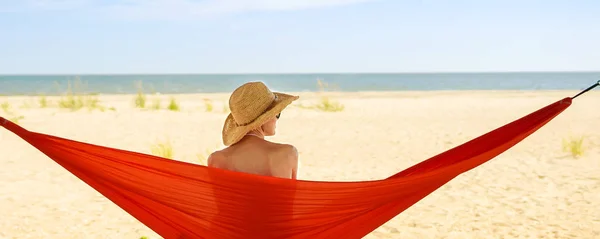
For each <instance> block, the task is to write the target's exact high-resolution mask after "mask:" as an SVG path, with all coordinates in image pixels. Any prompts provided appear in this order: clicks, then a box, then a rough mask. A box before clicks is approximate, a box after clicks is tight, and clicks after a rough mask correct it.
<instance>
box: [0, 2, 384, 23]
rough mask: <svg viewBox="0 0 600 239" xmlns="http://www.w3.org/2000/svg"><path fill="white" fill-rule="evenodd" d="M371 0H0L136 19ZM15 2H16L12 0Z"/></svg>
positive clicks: (10, 6)
mask: <svg viewBox="0 0 600 239" xmlns="http://www.w3.org/2000/svg"><path fill="white" fill-rule="evenodd" d="M368 1H374V0H119V1H112V2H110V3H109V2H106V1H101V0H19V1H15V0H0V12H2V11H5V12H6V11H31V10H36V11H49V10H78V11H81V10H89V11H91V12H96V13H101V14H103V15H104V14H109V15H113V16H117V17H125V18H136V19H188V18H196V17H207V16H218V15H223V14H235V13H242V12H252V11H291V10H304V9H310V8H322V7H333V6H342V5H350V4H358V3H362V2H368ZM15 2H17V3H15Z"/></svg>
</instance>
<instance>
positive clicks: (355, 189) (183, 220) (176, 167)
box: [0, 98, 573, 239]
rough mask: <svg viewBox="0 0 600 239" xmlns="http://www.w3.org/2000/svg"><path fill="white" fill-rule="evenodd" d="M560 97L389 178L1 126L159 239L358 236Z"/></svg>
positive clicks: (521, 129) (519, 133)
mask: <svg viewBox="0 0 600 239" xmlns="http://www.w3.org/2000/svg"><path fill="white" fill-rule="evenodd" d="M572 99H573V98H564V99H562V100H560V101H557V102H555V103H552V104H550V105H548V106H546V107H544V108H541V109H539V110H537V111H535V112H533V113H531V114H529V115H527V116H525V117H523V118H521V119H518V120H516V121H514V122H511V123H509V124H507V125H504V126H502V127H500V128H498V129H496V130H493V131H491V132H489V133H487V134H484V135H482V136H480V137H478V138H475V139H473V140H471V141H469V142H467V143H465V144H463V145H460V146H458V147H456V148H453V149H451V150H448V151H446V152H444V153H442V154H439V155H437V156H435V157H433V158H430V159H428V160H426V161H423V162H421V163H419V164H417V165H414V166H413V167H411V168H408V169H406V170H404V171H402V172H399V173H397V174H396V175H393V176H391V177H389V178H387V179H383V180H374V181H360V182H318V181H302V180H288V179H281V178H273V177H264V176H258V175H250V174H245V173H236V172H230V171H225V170H219V169H212V168H210V169H209V168H207V167H205V166H201V165H195V164H190V163H185V162H180V161H175V160H168V159H164V158H160V157H155V156H151V155H145V154H141V153H135V152H129V151H124V150H119V149H114V148H107V147H102V146H98V145H93V144H87V143H82V142H77V141H72V140H68V139H64V138H59V137H55V136H51V135H45V134H40V133H36V132H31V131H27V130H26V129H24V128H22V127H20V126H18V125H16V124H13V123H12V122H10V121H8V120H6V119H4V118H0V124H2V126H4V127H5V128H6V129H8V130H10V131H12V132H13V133H15V134H16V135H18V136H19V137H21V138H23V139H24V140H25V141H27V142H28V143H29V144H31V145H32V146H34V147H35V148H37V149H39V150H40V151H41V152H43V153H44V154H46V155H47V156H48V157H50V158H52V159H53V160H54V161H56V162H57V163H58V164H60V165H61V166H62V167H64V168H65V169H67V170H68V171H69V172H71V173H73V174H74V175H75V176H77V177H78V178H79V179H81V180H83V181H84V182H85V183H87V184H88V185H90V186H91V187H93V188H94V189H96V190H97V191H98V192H100V193H101V194H103V195H104V196H105V197H107V198H108V199H110V200H111V201H112V202H114V203H115V204H117V205H118V206H120V207H121V208H122V209H124V210H125V211H127V212H128V213H130V214H131V215H133V216H134V217H135V218H137V219H138V220H139V221H141V222H142V223H144V224H145V225H146V226H148V227H149V228H151V229H152V230H154V231H155V232H156V233H158V234H160V235H161V236H162V237H164V238H166V239H172V238H261V239H265V238H336V239H337V238H361V237H363V236H365V235H367V234H368V233H369V232H371V231H373V230H375V229H376V228H377V227H379V226H381V225H382V224H384V223H385V222H387V221H388V220H390V219H392V218H393V217H394V216H396V215H398V214H399V213H401V212H402V211H404V210H406V209H407V208H408V207H410V206H412V205H413V204H415V203H417V202H418V201H419V200H421V199H423V198H424V197H425V196H427V195H428V194H430V193H432V192H433V191H435V190H436V189H437V188H439V187H440V186H442V185H444V184H445V183H447V182H448V181H450V180H451V179H453V178H454V177H456V176H458V175H460V174H462V173H464V172H466V171H468V170H470V169H472V168H475V167H477V166H479V165H481V164H482V163H485V162H486V161H488V160H490V159H492V158H494V157H495V156H497V155H499V154H500V153H502V152H504V151H506V150H507V149H509V148H511V147H512V146H514V145H515V144H517V143H518V142H520V141H521V140H523V139H524V138H526V137H527V136H529V135H530V134H532V133H533V132H535V131H536V130H537V129H539V128H540V127H542V126H543V125H545V124H546V123H547V122H549V121H550V120H551V119H553V118H554V117H556V116H557V115H558V114H560V113H561V112H562V111H564V110H565V109H566V108H568V107H569V106H570V105H571V102H572Z"/></svg>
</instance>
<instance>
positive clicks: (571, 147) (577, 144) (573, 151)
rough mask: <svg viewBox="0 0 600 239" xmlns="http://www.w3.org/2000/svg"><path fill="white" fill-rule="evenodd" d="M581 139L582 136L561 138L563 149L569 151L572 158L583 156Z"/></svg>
mask: <svg viewBox="0 0 600 239" xmlns="http://www.w3.org/2000/svg"><path fill="white" fill-rule="evenodd" d="M583 140H584V137H583V136H580V137H571V138H569V139H563V151H564V152H567V153H569V154H570V155H571V156H572V157H573V158H578V157H580V156H583V154H584V147H583Z"/></svg>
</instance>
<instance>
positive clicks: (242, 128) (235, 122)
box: [208, 82, 298, 179]
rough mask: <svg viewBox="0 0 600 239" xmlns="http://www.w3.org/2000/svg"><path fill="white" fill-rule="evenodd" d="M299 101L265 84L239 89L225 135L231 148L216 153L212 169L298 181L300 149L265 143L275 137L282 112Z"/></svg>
mask: <svg viewBox="0 0 600 239" xmlns="http://www.w3.org/2000/svg"><path fill="white" fill-rule="evenodd" d="M296 99H298V96H292V95H288V94H284V93H279V92H271V90H269V88H267V86H266V85H265V84H263V83H262V82H249V83H246V84H244V85H242V86H240V87H238V88H237V89H235V90H234V91H233V93H232V94H231V97H230V98H229V108H230V109H231V113H230V114H229V115H228V116H227V119H226V120H225V124H224V126H223V132H222V137H223V143H224V144H225V146H228V147H227V148H225V149H223V150H219V151H216V152H214V153H212V154H211V155H210V156H209V157H208V167H214V168H220V169H226V170H231V171H236V172H244V173H251V174H258V175H265V176H273V177H280V178H289V179H296V174H297V170H298V151H297V150H296V148H295V147H294V146H292V145H289V144H278V143H273V142H269V141H266V140H265V137H266V136H273V135H275V129H276V125H277V120H278V119H279V116H280V115H281V111H282V110H283V109H284V108H285V107H286V106H288V105H289V104H290V103H292V102H293V101H295V100H296Z"/></svg>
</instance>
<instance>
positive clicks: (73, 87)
mask: <svg viewBox="0 0 600 239" xmlns="http://www.w3.org/2000/svg"><path fill="white" fill-rule="evenodd" d="M83 88H85V84H83V83H82V82H81V81H80V80H79V78H76V79H75V81H74V83H71V81H68V82H67V90H66V91H65V93H64V94H63V95H62V96H61V97H60V99H59V100H58V108H61V109H68V110H71V111H78V110H80V109H83V108H87V109H88V110H90V111H91V110H96V109H97V110H100V111H104V110H106V108H105V107H104V106H102V105H101V104H100V100H99V99H98V96H97V95H96V94H91V93H84V92H83V91H82V90H83ZM45 103H46V106H48V105H47V103H48V102H47V101H46V102H45Z"/></svg>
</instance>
